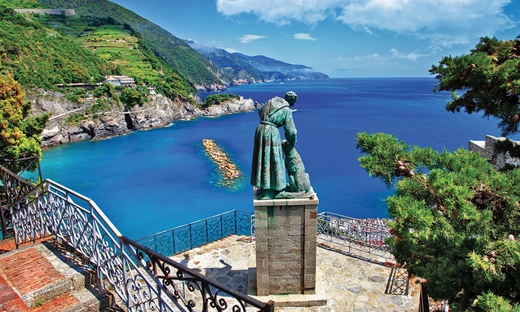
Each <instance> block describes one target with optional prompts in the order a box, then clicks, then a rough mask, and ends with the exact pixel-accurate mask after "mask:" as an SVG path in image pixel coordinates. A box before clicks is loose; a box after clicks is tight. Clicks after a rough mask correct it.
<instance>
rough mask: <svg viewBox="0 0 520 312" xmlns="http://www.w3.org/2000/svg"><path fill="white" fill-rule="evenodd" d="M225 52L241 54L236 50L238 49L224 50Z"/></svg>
mask: <svg viewBox="0 0 520 312" xmlns="http://www.w3.org/2000/svg"><path fill="white" fill-rule="evenodd" d="M224 50H226V52H227V53H235V52H240V51H239V50H236V49H233V48H224Z"/></svg>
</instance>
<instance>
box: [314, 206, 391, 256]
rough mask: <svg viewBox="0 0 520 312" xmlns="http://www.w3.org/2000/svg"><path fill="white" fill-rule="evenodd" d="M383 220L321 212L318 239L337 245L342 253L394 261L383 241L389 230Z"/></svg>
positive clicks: (388, 234)
mask: <svg viewBox="0 0 520 312" xmlns="http://www.w3.org/2000/svg"><path fill="white" fill-rule="evenodd" d="M386 222H387V220H385V219H356V218H350V217H346V216H343V215H339V214H335V213H331V212H322V213H320V214H319V215H318V226H317V231H318V233H317V234H318V239H320V240H321V241H323V242H327V243H330V244H332V245H338V246H340V247H341V249H342V251H344V252H345V253H347V254H352V255H355V256H361V257H364V256H363V255H369V256H370V255H376V256H378V257H382V258H385V259H388V260H392V259H394V257H393V255H392V254H391V253H390V250H389V248H388V246H387V245H386V244H385V239H386V238H387V237H389V236H391V234H390V230H389V229H388V227H387V226H386Z"/></svg>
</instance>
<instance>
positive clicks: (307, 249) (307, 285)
mask: <svg viewBox="0 0 520 312" xmlns="http://www.w3.org/2000/svg"><path fill="white" fill-rule="evenodd" d="M255 194H256V190H255ZM254 198H255V199H254V200H253V202H254V206H255V228H256V234H255V236H256V286H257V295H258V296H267V295H279V294H314V293H315V290H316V226H317V213H318V202H319V201H318V197H317V195H316V194H315V193H314V191H311V192H310V195H308V196H306V197H304V198H298V199H267V200H257V199H256V196H255V197H254Z"/></svg>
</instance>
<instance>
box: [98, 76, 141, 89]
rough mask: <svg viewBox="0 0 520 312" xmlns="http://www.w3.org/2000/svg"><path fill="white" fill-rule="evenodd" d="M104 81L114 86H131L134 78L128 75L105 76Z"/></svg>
mask: <svg viewBox="0 0 520 312" xmlns="http://www.w3.org/2000/svg"><path fill="white" fill-rule="evenodd" d="M105 81H106V82H108V83H110V84H111V85H113V86H114V87H131V86H133V85H134V84H135V80H134V78H132V77H128V76H105Z"/></svg>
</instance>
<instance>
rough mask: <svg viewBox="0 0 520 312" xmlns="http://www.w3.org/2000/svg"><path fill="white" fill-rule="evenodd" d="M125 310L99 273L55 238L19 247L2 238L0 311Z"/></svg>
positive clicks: (70, 311) (82, 311)
mask: <svg viewBox="0 0 520 312" xmlns="http://www.w3.org/2000/svg"><path fill="white" fill-rule="evenodd" d="M4 311H5V312H15V311H16V312H23V311H31V312H35V311H37V312H39V311H46V312H73V311H78V312H86V311H123V309H121V308H119V307H118V306H117V304H116V303H115V300H114V296H113V295H112V294H110V293H108V292H106V291H105V290H103V289H100V288H99V287H97V286H96V274H95V271H93V270H92V269H91V268H89V267H88V266H87V265H84V264H82V263H81V259H79V258H78V257H77V256H76V257H75V256H74V254H73V253H71V252H69V251H67V250H66V249H64V248H62V247H61V246H60V245H58V244H57V243H56V242H55V241H54V240H53V239H48V240H45V241H41V242H37V243H36V244H32V243H30V244H26V245H25V246H21V247H20V248H19V249H16V248H15V246H14V241H13V240H4V241H0V312H4Z"/></svg>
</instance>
